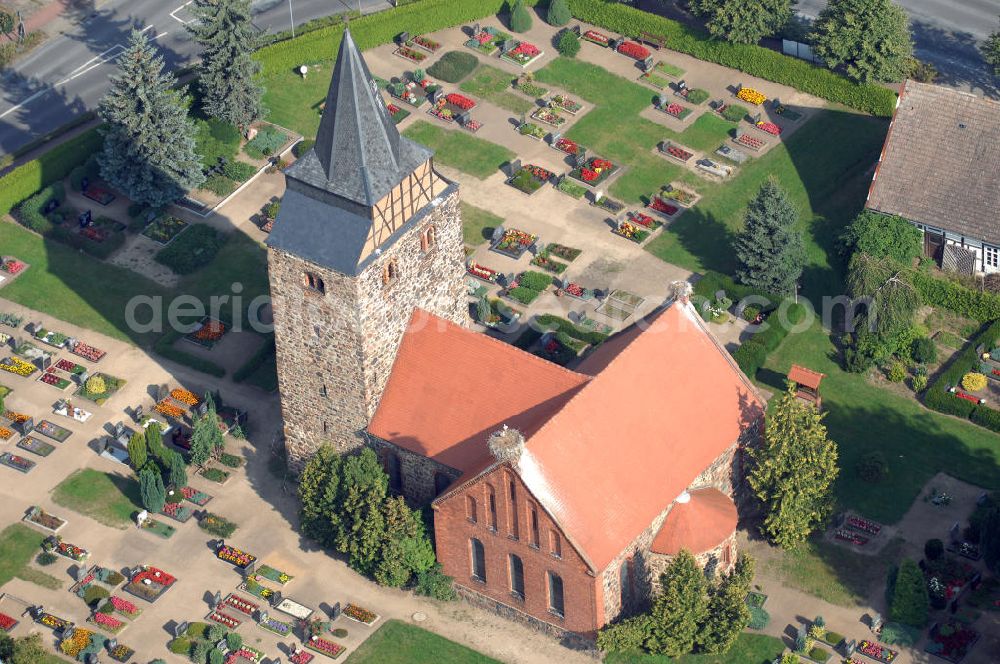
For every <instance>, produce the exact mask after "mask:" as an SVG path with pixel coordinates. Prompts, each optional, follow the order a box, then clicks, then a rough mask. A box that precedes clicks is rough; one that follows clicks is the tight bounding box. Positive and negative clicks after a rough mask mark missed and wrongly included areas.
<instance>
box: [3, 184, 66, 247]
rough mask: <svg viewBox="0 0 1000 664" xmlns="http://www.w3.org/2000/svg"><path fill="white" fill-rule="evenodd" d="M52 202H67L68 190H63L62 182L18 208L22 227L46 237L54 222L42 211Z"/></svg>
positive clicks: (43, 190)
mask: <svg viewBox="0 0 1000 664" xmlns="http://www.w3.org/2000/svg"><path fill="white" fill-rule="evenodd" d="M52 200H55V201H59V202H60V203H62V202H63V201H64V200H66V190H65V189H64V188H63V186H62V183H61V182H56V183H54V184H53V185H51V186H49V187H46V188H44V189H42V190H41V191H39V192H38V193H36V194H35V195H34V196H32V197H31V198H29V199H27V200H26V201H24V202H23V203H21V205H20V206H18V208H17V214H16V215H15V217H16V218H17V220H18V221H19V222H20V223H21V225H23V226H26V227H27V228H30V229H31V230H33V231H35V232H36V233H41V234H43V235H44V234H45V233H48V232H50V231H51V230H52V228H53V226H52V222H51V221H49V219H48V218H47V217H46V216H45V215H44V214H43V213H42V210H44V209H45V206H46V205H47V204H48V202H49V201H52Z"/></svg>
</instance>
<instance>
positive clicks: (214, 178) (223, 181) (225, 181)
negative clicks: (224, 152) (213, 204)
mask: <svg viewBox="0 0 1000 664" xmlns="http://www.w3.org/2000/svg"><path fill="white" fill-rule="evenodd" d="M237 186H239V185H238V183H237V182H236V181H235V180H233V179H232V178H228V177H226V176H225V175H220V174H218V173H216V174H214V175H209V176H208V177H207V178H205V182H204V184H202V185H201V188H202V189H204V190H205V191H210V192H212V193H213V194H215V195H216V196H228V195H229V194H231V193H233V192H234V191H236V187H237Z"/></svg>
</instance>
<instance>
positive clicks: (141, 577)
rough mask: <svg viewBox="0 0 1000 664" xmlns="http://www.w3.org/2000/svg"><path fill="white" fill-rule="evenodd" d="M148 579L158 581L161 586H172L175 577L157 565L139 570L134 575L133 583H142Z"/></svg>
mask: <svg viewBox="0 0 1000 664" xmlns="http://www.w3.org/2000/svg"><path fill="white" fill-rule="evenodd" d="M146 579H149V580H150V581H152V582H153V583H158V584H160V585H161V586H172V585H173V584H174V581H176V580H177V579H175V578H174V577H172V576H170V575H169V574H167V573H166V572H164V571H163V570H162V569H157V568H155V567H149V568H147V569H144V570H143V571H141V572H139V573H138V574H136V575H135V576H133V577H132V583H142V582H143V581H145V580H146Z"/></svg>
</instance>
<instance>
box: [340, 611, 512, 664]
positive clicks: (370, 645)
mask: <svg viewBox="0 0 1000 664" xmlns="http://www.w3.org/2000/svg"><path fill="white" fill-rule="evenodd" d="M440 662H448V664H499V662H497V660H495V659H493V658H492V657H487V656H486V655H483V654H481V653H478V652H476V651H475V650H472V649H471V648H467V647H465V646H463V645H460V644H458V643H455V642H454V641H449V640H448V639H446V638H444V637H443V636H438V635H437V634H434V633H433V632H428V631H427V630H425V629H420V628H419V627H415V626H413V625H407V624H406V623H402V622H399V621H398V620H389V621H386V623H385V624H384V625H382V626H381V627H379V628H378V630H376V632H375V633H374V634H372V635H371V636H369V637H368V638H367V639H366V640H365V642H364V643H362V644H361V645H360V646H359V647H358V649H357V650H355V651H354V652H353V653H351V656H350V657H348V658H347V660H346V662H345V664H439V663H440Z"/></svg>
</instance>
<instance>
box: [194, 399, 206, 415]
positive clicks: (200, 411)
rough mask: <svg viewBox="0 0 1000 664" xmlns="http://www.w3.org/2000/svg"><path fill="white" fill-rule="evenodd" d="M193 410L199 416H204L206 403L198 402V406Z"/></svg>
mask: <svg viewBox="0 0 1000 664" xmlns="http://www.w3.org/2000/svg"><path fill="white" fill-rule="evenodd" d="M195 410H196V412H197V413H198V416H199V417H204V416H205V413H207V412H208V404H207V403H205V402H204V401H203V402H201V403H200V404H198V407H197V408H196V409H195Z"/></svg>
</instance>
